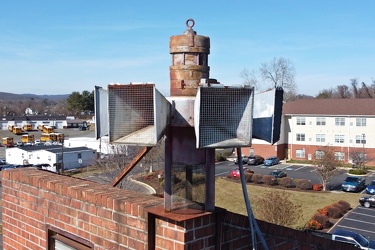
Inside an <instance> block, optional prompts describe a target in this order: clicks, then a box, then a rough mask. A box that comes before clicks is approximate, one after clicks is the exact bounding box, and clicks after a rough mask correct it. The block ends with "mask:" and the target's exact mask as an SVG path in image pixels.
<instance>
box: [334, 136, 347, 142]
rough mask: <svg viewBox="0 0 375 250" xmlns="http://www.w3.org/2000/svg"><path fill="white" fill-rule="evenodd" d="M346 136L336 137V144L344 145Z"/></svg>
mask: <svg viewBox="0 0 375 250" xmlns="http://www.w3.org/2000/svg"><path fill="white" fill-rule="evenodd" d="M344 138H345V136H344V135H335V143H344V141H345V140H344Z"/></svg>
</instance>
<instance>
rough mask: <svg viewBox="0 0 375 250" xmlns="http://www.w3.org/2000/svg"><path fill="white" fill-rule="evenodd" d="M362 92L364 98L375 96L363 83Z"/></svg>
mask: <svg viewBox="0 0 375 250" xmlns="http://www.w3.org/2000/svg"><path fill="white" fill-rule="evenodd" d="M361 92H363V93H364V97H367V98H373V95H372V93H371V91H370V89H369V88H368V87H367V85H366V83H365V82H362V91H361Z"/></svg>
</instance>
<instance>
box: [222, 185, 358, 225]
mask: <svg viewBox="0 0 375 250" xmlns="http://www.w3.org/2000/svg"><path fill="white" fill-rule="evenodd" d="M215 187H216V188H215V192H216V194H215V198H216V204H215V205H216V206H218V207H222V208H225V209H227V210H229V211H231V212H234V213H239V214H243V215H246V216H247V212H246V206H245V201H244V198H243V192H242V188H241V183H240V182H233V181H231V180H227V179H225V178H217V179H216V182H215ZM269 189H271V187H267V186H265V185H252V184H248V185H247V190H248V194H249V197H250V203H251V207H252V209H253V212H254V215H255V218H256V217H257V210H259V209H261V207H258V206H257V204H256V202H255V200H256V199H255V198H256V197H258V196H263V195H265V191H266V190H269ZM287 192H289V193H290V194H291V196H290V199H291V200H292V201H293V203H295V204H300V205H301V206H302V207H301V208H302V211H303V215H302V217H301V218H300V219H299V221H298V222H297V223H295V224H294V225H293V226H291V227H292V228H295V229H300V228H303V227H304V226H305V224H306V223H307V222H308V221H309V219H310V218H311V217H312V216H313V215H314V214H315V213H316V211H317V210H318V209H319V208H323V207H324V206H326V205H330V204H332V203H335V202H337V201H339V200H344V201H347V202H349V203H350V205H351V207H352V208H354V207H356V206H357V205H358V204H359V203H358V199H359V197H361V196H363V194H358V193H344V192H315V191H295V190H287Z"/></svg>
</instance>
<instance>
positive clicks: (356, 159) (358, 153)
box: [349, 149, 371, 170]
mask: <svg viewBox="0 0 375 250" xmlns="http://www.w3.org/2000/svg"><path fill="white" fill-rule="evenodd" d="M349 157H350V159H352V163H353V164H354V166H355V167H357V168H358V169H363V170H365V168H366V167H365V162H366V161H371V159H368V158H367V155H366V152H364V150H363V149H354V150H352V151H351V152H350V153H349Z"/></svg>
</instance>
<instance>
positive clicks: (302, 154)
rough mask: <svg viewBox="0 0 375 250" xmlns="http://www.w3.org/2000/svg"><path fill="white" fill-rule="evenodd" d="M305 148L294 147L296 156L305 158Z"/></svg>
mask: <svg viewBox="0 0 375 250" xmlns="http://www.w3.org/2000/svg"><path fill="white" fill-rule="evenodd" d="M305 154H306V152H305V149H296V158H301V159H305Z"/></svg>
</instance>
